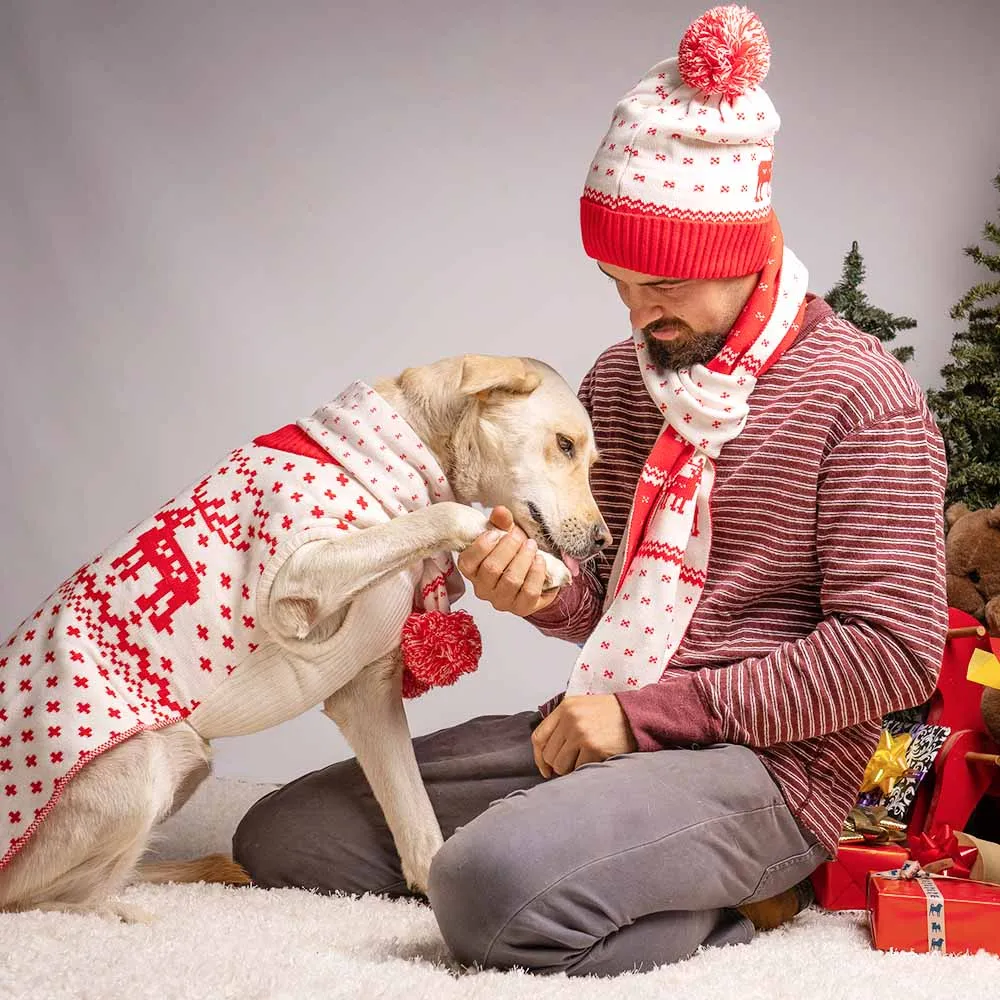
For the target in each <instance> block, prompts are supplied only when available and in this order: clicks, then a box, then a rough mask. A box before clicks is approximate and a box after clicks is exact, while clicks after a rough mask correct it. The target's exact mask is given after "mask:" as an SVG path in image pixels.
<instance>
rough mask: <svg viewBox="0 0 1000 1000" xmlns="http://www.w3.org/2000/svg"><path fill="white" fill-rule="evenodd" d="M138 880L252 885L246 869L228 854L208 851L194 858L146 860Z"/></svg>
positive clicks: (155, 882) (136, 879) (137, 876)
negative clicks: (202, 855)
mask: <svg viewBox="0 0 1000 1000" xmlns="http://www.w3.org/2000/svg"><path fill="white" fill-rule="evenodd" d="M135 881H136V882H147V883H153V884H154V885H163V884H164V883H166V882H213V883H216V884H218V885H250V884H251V879H250V876H249V875H248V874H247V873H246V871H245V869H244V868H243V867H242V866H241V865H238V864H237V863H236V862H235V861H233V859H232V858H230V857H228V856H227V855H225V854H206V855H205V857H203V858H197V859H196V860H194V861H146V862H143V863H142V864H140V865H139V867H138V868H137V869H136V872H135Z"/></svg>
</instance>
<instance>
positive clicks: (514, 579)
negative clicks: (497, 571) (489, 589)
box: [494, 539, 538, 610]
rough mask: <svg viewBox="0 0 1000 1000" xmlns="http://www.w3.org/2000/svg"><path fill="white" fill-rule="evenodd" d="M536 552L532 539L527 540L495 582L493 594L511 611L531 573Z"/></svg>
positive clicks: (536, 548) (536, 547) (536, 546)
mask: <svg viewBox="0 0 1000 1000" xmlns="http://www.w3.org/2000/svg"><path fill="white" fill-rule="evenodd" d="M537 551H538V545H537V544H536V543H535V542H534V541H533V540H532V539H528V541H526V542H525V543H524V544H523V545H522V546H521V548H520V549H518V552H517V555H516V556H514V558H513V559H511V561H510V562H509V563H508V564H507V568H506V569H505V570H504V571H503V574H502V575H501V577H500V579H499V580H498V581H497V586H496V590H495V592H494V593H495V595H496V597H497V599H498V600H499V601H501V602H502V603H504V604H509V605H510V606H511V609H512V610H513V608H514V605H515V604H516V601H517V598H518V595H519V594H520V592H521V587H522V585H523V584H524V583H525V580H526V578H527V576H528V573H529V572H530V571H531V565H532V563H533V562H534V559H535V553H536V552H537Z"/></svg>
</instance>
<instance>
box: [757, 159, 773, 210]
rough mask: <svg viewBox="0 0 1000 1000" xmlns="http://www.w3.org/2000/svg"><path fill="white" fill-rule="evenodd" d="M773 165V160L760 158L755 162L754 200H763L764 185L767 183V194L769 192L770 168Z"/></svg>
mask: <svg viewBox="0 0 1000 1000" xmlns="http://www.w3.org/2000/svg"><path fill="white" fill-rule="evenodd" d="M773 165H774V160H773V159H771V160H761V161H760V163H758V164H757V193H756V194H755V195H754V199H753V200H754V201H763V200H764V185H765V184H766V185H767V189H768V194H770V193H771V168H772V167H773Z"/></svg>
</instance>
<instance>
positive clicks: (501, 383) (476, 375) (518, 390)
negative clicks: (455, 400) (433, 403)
mask: <svg viewBox="0 0 1000 1000" xmlns="http://www.w3.org/2000/svg"><path fill="white" fill-rule="evenodd" d="M541 381H542V377H541V375H539V374H538V372H536V371H533V370H532V369H531V368H529V367H528V366H527V365H526V364H525V363H524V359H523V358H497V357H492V356H491V355H488V354H466V355H465V356H464V357H463V358H462V377H461V381H460V382H459V391H460V392H462V393H463V394H464V395H466V396H478V397H479V398H480V399H485V398H486V396H487V395H488V394H489V393H491V392H512V393H515V394H516V395H519V396H527V395H528V394H529V393H531V392H534V391H535V389H537V388H538V385H539V383H540V382H541Z"/></svg>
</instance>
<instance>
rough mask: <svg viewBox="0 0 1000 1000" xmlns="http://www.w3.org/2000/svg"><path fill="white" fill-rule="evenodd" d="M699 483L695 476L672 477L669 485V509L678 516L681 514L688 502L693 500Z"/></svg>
mask: <svg viewBox="0 0 1000 1000" xmlns="http://www.w3.org/2000/svg"><path fill="white" fill-rule="evenodd" d="M699 482H700V479H699V477H697V476H682V475H677V476H674V478H673V480H672V481H671V483H670V509H671V510H672V511H674V512H676V513H678V514H683V513H684V508H685V507H687V505H688V501H690V500H693V499H694V495H695V493H697V491H698V483H699Z"/></svg>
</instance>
